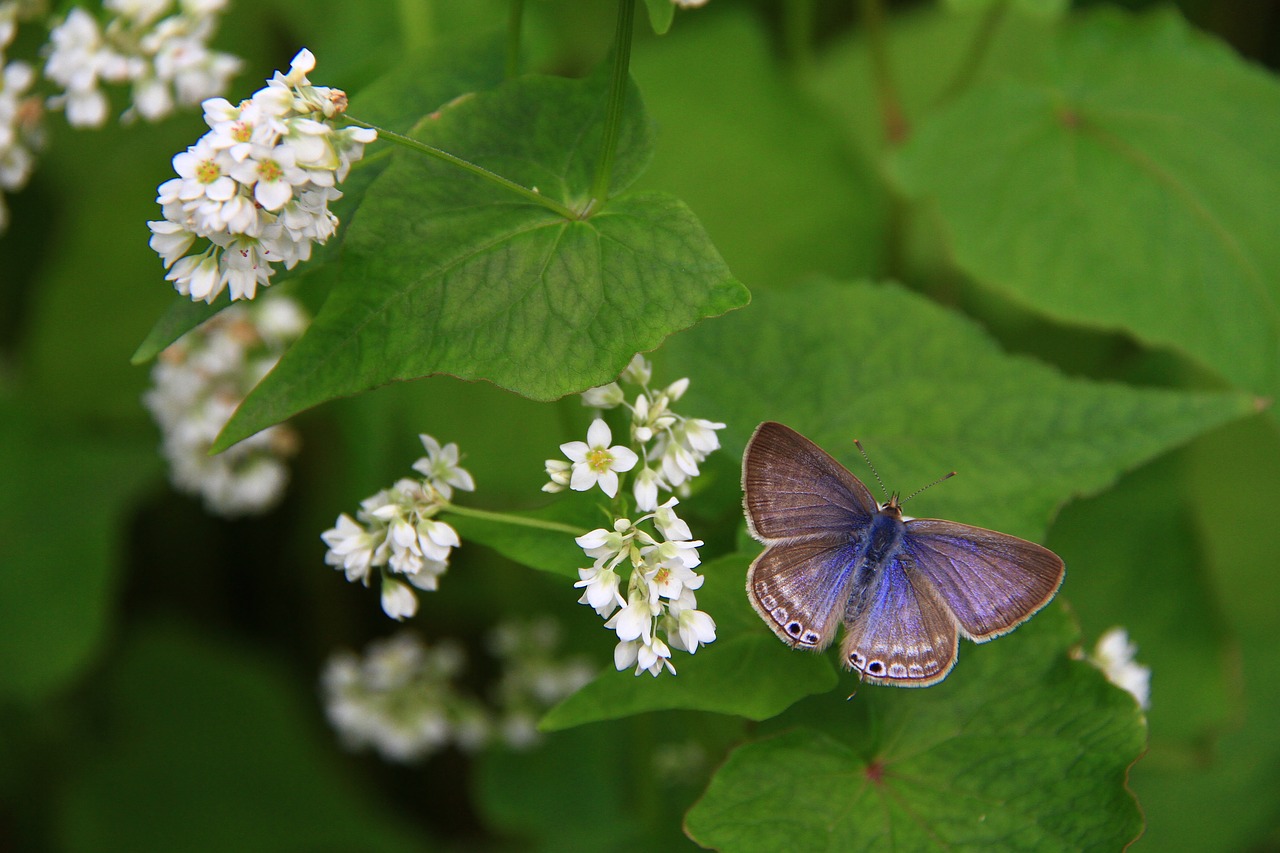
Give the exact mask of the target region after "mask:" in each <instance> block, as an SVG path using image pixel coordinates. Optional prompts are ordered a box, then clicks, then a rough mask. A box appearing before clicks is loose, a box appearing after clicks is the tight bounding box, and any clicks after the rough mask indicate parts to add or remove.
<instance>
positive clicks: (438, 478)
mask: <svg viewBox="0 0 1280 853" xmlns="http://www.w3.org/2000/svg"><path fill="white" fill-rule="evenodd" d="M419 438H420V439H422V446H423V447H424V448H425V449H426V451H427V455H426V456H424V457H422V458H421V459H419V460H418V461H417V462H415V463H414V464H413V469H414V470H415V471H417V472H418V473H420V474H422V475H423V479H421V480H411V479H408V478H405V479H402V480H399V481H397V482H396V484H395V485H394V486H392V487H391V488H389V489H383V490H382V491H380V492H378V493H377V494H376V495H374V496H373V497H370V498H367V499H365V500H364V501H362V502H361V503H360V510H359V512H357V513H356V519H359V521H357V520H356V519H353V518H352V517H351V516H349V515H347V514H346V513H345V512H344V513H343V514H342V515H340V516H338V520H337V523H336V524H335V525H334V527H333V528H331V529H329V530H326V531H325V532H324V533H322V534H321V535H320V538H321V539H323V540H324V544H325V545H327V546H329V552H328V553H327V554H325V558H324V561H325V563H326V564H328V565H330V566H333V567H334V568H337V569H341V570H342V571H343V572H345V573H346V576H347V580H349V581H352V582H354V581H359V582H360V583H363V584H364V585H365V586H368V585H369V579H370V574H371V573H372V571H373V570H374V569H378V570H379V574H380V580H381V586H382V609H383V610H384V611H386V614H387V615H388V616H390V617H391V618H392V619H404V618H405V617H408V616H413V615H414V614H415V613H417V612H418V597H417V595H416V594H415V593H414V591H413V590H414V588H417V589H421V590H434V589H436V588H437V587H438V586H439V582H440V576H441V575H443V574H444V573H445V571H447V570H448V568H449V554H450V552H451V551H452V550H453V549H454V548H456V547H458V545H459V544H461V542H460V540H459V539H458V533H457V531H455V530H454V529H453V528H452V527H450V526H449V525H448V524H447V523H446V522H443V521H440V520H439V519H437V518H436V516H437V515H438V514H439V513H440V512H441V511H442V510H443V509H445V508H446V507H447V506H448V503H449V500H450V499H451V498H452V497H453V490H454V489H455V488H456V489H462V490H464V491H468V492H470V491H474V490H475V487H476V486H475V481H474V480H472V478H471V475H470V474H469V473H467V471H466V470H465V469H463V468H460V467H459V466H458V458H459V457H458V446H457V445H456V444H446V445H444V446H443V447H442V446H441V445H440V443H439V442H438V441H436V440H435V439H434V438H432V437H431V436H429V435H422V436H419Z"/></svg>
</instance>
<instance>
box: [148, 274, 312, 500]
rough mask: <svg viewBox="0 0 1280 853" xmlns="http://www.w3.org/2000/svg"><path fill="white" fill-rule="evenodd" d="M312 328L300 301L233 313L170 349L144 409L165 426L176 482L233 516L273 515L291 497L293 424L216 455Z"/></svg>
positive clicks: (281, 298)
mask: <svg viewBox="0 0 1280 853" xmlns="http://www.w3.org/2000/svg"><path fill="white" fill-rule="evenodd" d="M308 322H309V320H308V318H307V315H306V313H305V312H304V311H303V310H302V308H301V307H300V306H299V305H298V304H297V303H296V302H294V301H293V300H292V299H290V298H288V297H285V296H278V297H274V298H272V299H268V300H264V301H263V302H262V303H261V304H258V305H253V306H241V305H235V306H231V307H229V308H227V309H225V310H223V311H221V312H219V313H218V314H217V315H215V316H214V317H212V318H210V319H209V320H208V321H206V322H205V323H204V324H203V325H201V326H199V327H198V328H196V329H193V330H191V331H190V332H188V333H187V334H185V335H183V336H182V337H181V338H179V339H178V340H177V341H176V342H175V343H173V344H172V345H170V346H169V347H168V348H167V349H166V350H165V351H164V352H163V353H161V354H160V357H159V358H158V359H157V361H156V365H155V367H154V368H153V369H152V371H151V382H152V387H151V389H149V390H148V391H147V392H146V393H145V394H144V395H143V402H144V403H145V404H146V406H147V408H148V409H150V411H151V415H152V417H154V418H155V420H156V423H157V424H159V426H160V432H161V434H162V437H163V439H162V445H161V447H162V452H163V454H164V457H165V459H166V460H167V461H168V463H169V478H170V480H171V481H172V482H173V485H174V487H175V488H177V489H178V490H179V491H182V492H185V493H188V494H192V495H197V496H199V497H201V498H203V500H204V504H205V506H206V507H207V508H208V510H209V511H210V512H214V513H217V514H219V515H225V516H237V515H244V514H249V513H260V512H265V511H267V510H269V509H271V508H272V507H273V506H275V505H276V503H277V502H278V501H279V500H280V497H281V496H282V495H283V494H284V488H285V485H286V484H287V483H288V480H289V470H288V468H287V466H286V465H285V462H284V460H285V459H286V458H287V457H288V456H290V455H292V454H293V453H294V451H295V450H296V448H297V443H298V442H297V436H296V434H295V433H294V431H293V429H292V428H291V427H289V426H287V425H278V426H273V427H270V428H268V429H265V430H263V431H262V432H259V433H257V434H256V435H253V436H250V437H249V438H246V439H245V440H244V441H241V442H239V443H238V444H236V445H234V446H232V447H230V448H228V449H227V450H225V451H223V452H222V453H219V454H218V455H217V456H210V455H209V448H210V447H211V446H212V445H213V441H214V439H215V438H217V436H218V433H219V432H221V430H222V428H223V427H224V426H226V423H227V421H228V420H229V419H230V418H231V415H232V413H233V412H235V410H236V407H237V406H239V405H240V403H241V402H242V401H243V400H244V398H245V396H246V395H247V394H248V393H249V391H250V390H251V389H252V388H253V387H254V386H255V385H256V384H257V383H258V381H259V380H260V379H261V378H262V377H263V376H264V375H265V374H266V373H267V372H268V371H270V370H271V368H272V367H274V366H275V363H276V362H277V361H278V360H279V358H280V355H281V354H282V353H283V352H284V350H285V349H286V348H287V347H288V345H289V344H290V343H291V342H292V341H293V340H295V339H296V338H298V337H299V336H300V335H301V334H302V333H303V331H305V329H306V327H307V323H308Z"/></svg>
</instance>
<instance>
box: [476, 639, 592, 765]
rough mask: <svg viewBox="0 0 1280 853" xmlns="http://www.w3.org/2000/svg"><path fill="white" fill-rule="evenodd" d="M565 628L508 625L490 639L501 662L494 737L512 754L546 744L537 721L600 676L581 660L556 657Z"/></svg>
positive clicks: (495, 693)
mask: <svg viewBox="0 0 1280 853" xmlns="http://www.w3.org/2000/svg"><path fill="white" fill-rule="evenodd" d="M559 643H560V626H559V625H558V624H557V623H556V622H555V620H553V619H549V618H546V617H543V618H538V619H531V620H529V621H528V622H506V623H503V624H500V625H498V626H497V627H496V628H494V629H493V631H492V632H491V633H490V635H489V651H491V652H492V653H493V655H494V656H495V657H497V659H498V660H500V661H501V662H502V677H501V678H500V679H499V681H498V685H497V689H496V690H495V691H494V702H495V705H496V707H497V717H496V719H495V724H494V730H495V734H496V735H497V736H499V737H501V739H502V741H503V742H504V743H505V744H506V745H507V746H509V747H511V748H512V749H527V748H528V747H531V746H534V745H535V744H537V743H538V742H539V741H540V740H541V735H540V734H539V733H538V729H537V724H538V718H539V717H541V716H542V713H543V712H544V711H546V710H547V709H548V708H550V707H551V706H552V705H554V704H556V703H557V702H559V701H560V700H561V699H563V698H565V697H566V696H568V695H569V694H571V693H574V692H576V691H577V690H578V688H580V687H582V686H583V685H584V684H586V683H587V682H588V681H590V680H591V679H592V678H593V677H594V676H595V668H594V667H592V666H591V665H590V664H589V663H587V662H586V661H585V660H584V659H582V658H570V659H568V660H560V659H557V658H556V657H555V651H556V647H557V646H558V645H559Z"/></svg>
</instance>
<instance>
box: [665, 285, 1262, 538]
mask: <svg viewBox="0 0 1280 853" xmlns="http://www.w3.org/2000/svg"><path fill="white" fill-rule="evenodd" d="M659 355H660V357H665V358H670V359H671V360H672V361H673V362H674V363H675V364H677V365H679V366H678V367H675V368H671V372H672V373H674V374H675V375H680V374H682V373H687V374H688V375H689V376H690V377H691V378H692V385H691V388H690V391H689V393H688V395H687V396H686V398H685V399H686V400H687V401H688V403H687V406H688V407H689V409H690V410H691V411H693V410H694V407H695V404H696V411H697V412H698V414H699V415H700V416H702V417H708V418H711V419H713V420H718V421H724V422H726V423H727V424H728V426H727V427H726V429H725V430H724V431H723V433H722V434H721V435H722V442H723V444H724V445H725V447H726V449H727V452H729V453H741V451H742V449H743V447H744V446H745V445H746V441H747V439H748V438H749V437H750V435H751V432H752V430H754V429H755V427H756V425H757V424H759V423H760V422H761V421H764V420H778V421H782V422H783V423H786V424H788V425H789V426H792V427H794V428H795V429H798V430H799V431H800V432H802V433H804V434H805V435H807V436H808V437H809V438H811V439H813V440H814V441H816V442H817V443H818V444H820V445H822V446H823V447H825V448H826V449H827V450H828V451H829V452H830V453H832V454H833V455H834V456H836V457H837V458H839V459H841V460H842V461H843V462H844V463H845V464H846V465H848V466H849V468H850V470H852V471H854V472H855V473H856V474H858V475H859V476H864V475H866V474H867V473H869V472H867V470H866V467H865V463H863V462H862V461H861V457H859V456H858V455H857V453H856V451H855V449H854V447H853V439H854V438H859V439H861V440H862V442H863V444H864V445H865V447H866V448H867V451H868V453H870V455H871V458H872V459H873V460H874V461H875V464H876V467H877V468H878V469H879V471H880V474H881V475H882V476H883V478H884V481H885V483H886V484H887V485H888V487H889V488H890V489H897V490H899V491H902V492H904V493H909V492H910V491H911V490H913V489H915V488H917V487H919V486H922V485H924V484H926V483H929V482H931V481H933V480H934V479H936V478H937V477H938V476H939V475H940V474H943V473H946V472H947V471H951V470H955V471H958V472H959V474H960V476H958V477H955V478H953V479H951V480H949V481H947V483H946V484H945V485H941V486H938V487H937V488H934V489H930V490H929V491H928V492H926V493H925V494H923V495H921V496H920V497H919V498H917V499H916V501H915V502H913V503H912V511H911V514H912V515H916V516H930V517H941V518H952V519H955V520H957V521H963V522H966V523H970V524H978V525H981V526H984V527H990V528H992V529H995V530H1003V531H1005V532H1008V533H1012V534H1014V535H1019V536H1024V537H1029V538H1036V537H1038V536H1040V535H1042V534H1043V532H1044V528H1045V522H1046V520H1047V519H1049V518H1050V517H1051V516H1052V514H1053V512H1054V511H1055V510H1056V509H1057V508H1058V507H1060V506H1061V505H1062V504H1063V503H1065V502H1066V501H1067V500H1068V499H1069V498H1071V497H1073V496H1075V495H1083V494H1092V493H1095V492H1098V491H1101V490H1102V489H1104V488H1105V487H1107V486H1108V485H1110V484H1111V483H1112V482H1114V480H1115V479H1116V477H1117V476H1118V475H1119V474H1120V473H1121V472H1122V471H1125V470H1127V469H1129V468H1133V467H1135V466H1137V465H1139V464H1140V463H1142V462H1144V461H1146V460H1148V459H1150V458H1152V457H1154V456H1156V455H1158V454H1160V453H1162V452H1164V451H1166V450H1168V449H1170V448H1172V447H1175V446H1177V445H1178V444H1181V443H1182V442H1185V441H1187V440H1188V439H1189V438H1191V437H1192V436H1195V435H1197V434H1199V433H1201V432H1204V431H1205V430H1208V429H1210V428H1212V427H1214V426H1216V425H1218V424H1222V423H1225V422H1227V421H1230V420H1233V419H1235V418H1239V417H1242V416H1244V415H1246V414H1249V413H1251V412H1253V411H1254V408H1253V401H1252V399H1251V398H1250V397H1249V396H1247V395H1244V394H1232V393H1190V392H1181V391H1167V390H1156V389H1140V388H1133V387H1128V386H1123V385H1116V384H1106V383H1099V382H1090V381H1086V380H1080V379H1068V378H1066V377H1064V376H1062V374H1060V373H1058V372H1057V371H1055V370H1053V369H1052V368H1050V367H1047V366H1045V365H1043V364H1041V363H1039V362H1035V361H1032V360H1030V359H1027V358H1020V357H1014V356H1010V355H1007V354H1005V353H1004V352H1002V351H1001V350H1000V349H999V348H998V347H997V346H996V345H995V344H994V343H993V342H992V340H991V339H990V338H989V337H988V336H987V335H986V334H985V333H984V332H983V331H982V330H981V329H979V328H978V327H977V326H975V325H974V324H973V323H971V322H969V321H967V320H965V319H963V318H961V317H960V316H958V315H955V314H952V313H950V312H948V311H946V310H944V309H942V308H940V307H938V306H937V305H935V304H933V303H931V302H929V301H927V300H925V299H924V298H922V297H920V296H917V295H915V294H912V293H909V292H907V291H904V290H902V289H900V288H898V287H896V286H893V285H874V284H869V283H866V282H858V283H851V284H837V283H834V282H814V283H811V284H808V285H805V286H803V287H797V288H792V289H790V290H787V291H785V292H782V293H778V292H761V293H759V294H758V295H757V297H756V299H755V301H754V302H753V303H752V305H751V307H750V308H749V309H747V310H745V311H740V312H738V313H736V314H734V315H731V316H729V317H726V318H724V319H722V320H720V321H718V322H716V323H710V324H706V325H705V326H703V327H699V328H698V329H696V330H694V331H692V332H690V333H687V334H685V335H681V336H679V337H678V338H675V339H673V340H672V341H671V342H670V344H669V345H668V346H667V347H665V348H664V349H663V351H662V353H660V354H659ZM682 404H684V403H683V402H682Z"/></svg>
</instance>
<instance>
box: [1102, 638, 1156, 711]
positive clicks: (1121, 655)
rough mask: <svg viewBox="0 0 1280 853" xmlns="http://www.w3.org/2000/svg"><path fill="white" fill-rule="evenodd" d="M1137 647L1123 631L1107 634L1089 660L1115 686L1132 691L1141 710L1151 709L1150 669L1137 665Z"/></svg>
mask: <svg viewBox="0 0 1280 853" xmlns="http://www.w3.org/2000/svg"><path fill="white" fill-rule="evenodd" d="M1137 654H1138V647H1137V646H1136V645H1134V643H1132V642H1131V641H1130V640H1129V632H1128V631H1126V630H1125V629H1123V628H1111V629H1109V630H1107V631H1104V632H1103V634H1102V636H1101V637H1099V638H1098V644H1097V645H1096V646H1094V649H1093V654H1091V655H1089V661H1090V663H1092V664H1093V665H1094V666H1096V667H1098V669H1100V670H1102V672H1103V674H1104V675H1106V677H1107V680H1108V681H1110V682H1111V683H1112V684H1114V685H1115V686H1116V687H1119V688H1121V689H1124V690H1127V691H1129V693H1130V694H1131V695H1132V696H1133V698H1134V699H1135V700H1137V702H1138V706H1139V707H1140V708H1142V710H1144V711H1145V710H1147V709H1148V708H1150V707H1151V668H1150V667H1146V666H1143V665H1142V664H1140V663H1138V662H1137V661H1136V660H1135V658H1136V657H1137Z"/></svg>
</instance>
